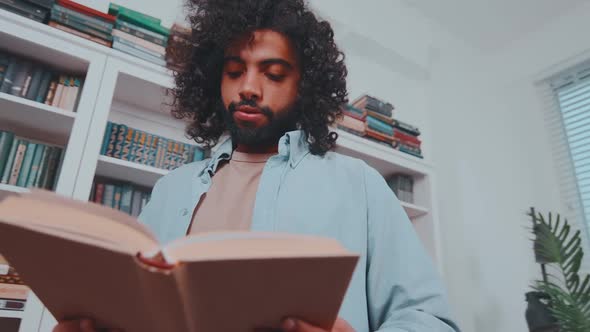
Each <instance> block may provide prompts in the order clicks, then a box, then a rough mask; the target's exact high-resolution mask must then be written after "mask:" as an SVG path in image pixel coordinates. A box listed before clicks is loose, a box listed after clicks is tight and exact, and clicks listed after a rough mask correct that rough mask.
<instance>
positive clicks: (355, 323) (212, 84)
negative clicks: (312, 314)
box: [54, 0, 458, 332]
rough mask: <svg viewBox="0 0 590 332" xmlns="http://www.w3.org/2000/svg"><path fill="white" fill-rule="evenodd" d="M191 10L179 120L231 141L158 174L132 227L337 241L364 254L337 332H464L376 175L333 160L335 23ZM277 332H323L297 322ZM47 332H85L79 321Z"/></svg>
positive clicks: (207, 139)
mask: <svg viewBox="0 0 590 332" xmlns="http://www.w3.org/2000/svg"><path fill="white" fill-rule="evenodd" d="M189 8H190V9H191V10H192V11H191V12H192V13H193V15H192V16H191V23H192V26H193V35H192V37H191V38H192V45H191V46H190V52H189V53H188V54H189V55H188V58H187V59H185V67H184V70H182V71H181V72H180V73H178V74H177V75H176V88H175V89H174V90H173V94H174V97H175V102H174V111H173V112H174V114H175V115H176V116H177V117H178V118H190V119H191V120H192V123H191V125H190V126H189V127H188V129H187V133H188V134H189V135H190V136H191V137H192V138H193V139H194V140H195V141H196V142H199V143H202V144H205V145H214V144H216V143H217V142H218V140H219V139H220V137H221V135H222V134H223V133H225V132H228V133H229V134H230V139H228V140H225V141H223V142H222V143H221V144H220V146H219V148H218V149H216V151H215V152H214V153H213V155H212V157H211V158H209V159H207V160H204V161H201V162H196V163H191V164H188V165H185V166H183V167H180V168H178V169H176V170H175V171H173V172H171V173H170V174H169V175H167V176H165V177H163V178H162V179H160V180H159V181H158V182H157V184H156V185H155V187H154V189H153V193H152V199H151V201H150V203H149V204H148V205H147V206H146V207H145V209H144V211H142V214H141V216H140V220H141V221H142V222H144V223H145V224H147V225H148V226H150V228H151V229H152V230H153V231H154V232H156V233H157V234H158V236H159V238H160V240H161V241H163V242H169V241H171V240H173V239H174V238H178V237H181V236H184V235H185V234H187V233H194V232H203V231H213V230H256V231H281V232H292V233H307V234H316V235H322V236H327V237H332V238H336V239H338V240H339V241H340V242H341V243H342V244H343V245H344V246H346V247H347V248H348V249H350V250H352V251H353V252H356V253H360V255H361V257H360V259H359V262H358V265H357V268H356V271H355V273H354V275H353V278H352V280H351V283H350V286H349V289H348V292H347V294H346V296H345V299H344V302H343V304H342V307H341V310H340V317H339V318H338V320H337V321H336V323H335V325H334V328H333V330H332V331H333V332H353V331H357V332H367V331H382V332H394V331H395V332H401V331H408V332H409V331H412V332H421V331H425V332H426V331H444V332H451V331H458V328H457V327H456V325H455V324H454V323H453V322H452V320H451V318H450V316H449V313H448V309H447V303H446V299H445V295H444V290H443V287H442V285H441V283H440V281H439V279H438V278H437V276H436V273H435V271H434V268H433V266H432V262H431V261H430V259H429V258H428V256H427V254H426V253H425V250H424V249H423V247H422V246H421V244H420V242H419V240H418V238H417V236H416V234H415V233H414V230H413V228H412V225H411V222H410V221H409V219H408V217H407V215H406V214H405V212H404V210H403V208H402V207H401V205H400V204H399V201H398V200H397V199H396V198H395V196H394V195H393V193H392V192H391V190H390V189H389V188H388V187H387V185H386V184H385V181H384V180H383V178H382V177H381V176H380V175H379V174H378V173H377V172H376V171H375V170H373V169H372V168H370V167H368V166H367V165H366V164H365V163H364V162H362V161H360V160H357V159H353V158H350V157H346V156H342V155H339V154H336V153H333V152H330V151H329V150H331V149H332V148H333V147H334V144H335V141H336V139H337V135H336V134H335V133H331V132H330V131H329V129H328V125H329V124H330V123H332V122H333V121H334V119H335V117H337V116H338V115H339V107H340V106H341V105H342V104H343V103H345V102H346V101H347V92H346V81H345V78H346V74H347V72H346V67H345V65H344V61H343V56H342V53H341V52H340V51H339V50H338V48H337V47H336V45H335V43H334V40H333V32H332V29H331V27H330V25H329V24H328V23H327V22H325V21H318V20H317V19H316V17H315V16H314V14H312V13H311V12H310V11H309V10H308V9H307V8H306V6H305V5H304V3H303V1H302V0H247V1H244V0H240V1H222V0H215V1H213V0H209V1H207V0H193V1H192V2H190V3H189ZM80 325H82V327H83V329H79V326H80ZM84 328H86V330H85V329H84ZM283 330H284V331H299V332H321V331H322V330H320V329H319V328H317V327H314V326H311V325H310V324H308V323H307V322H303V321H300V320H298V319H297V317H292V318H286V319H285V321H284V326H283ZM54 331H55V332H63V331H93V330H92V327H91V323H90V322H86V321H83V322H77V321H76V322H62V323H61V324H60V325H58V326H57V327H56V329H55V330H54ZM206 332H208V331H206Z"/></svg>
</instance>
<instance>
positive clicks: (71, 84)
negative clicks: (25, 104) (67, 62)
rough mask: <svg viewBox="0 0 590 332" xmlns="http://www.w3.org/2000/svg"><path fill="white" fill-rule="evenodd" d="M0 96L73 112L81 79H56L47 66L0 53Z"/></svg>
mask: <svg viewBox="0 0 590 332" xmlns="http://www.w3.org/2000/svg"><path fill="white" fill-rule="evenodd" d="M0 68H3V69H2V70H1V71H2V72H3V75H2V76H1V78H0V92H3V93H8V94H11V95H14V96H17V97H21V98H24V99H28V100H33V101H35V102H39V103H45V104H47V105H51V106H55V107H58V108H60V109H63V110H67V111H72V112H73V111H74V109H75V107H76V104H77V101H78V99H79V96H80V91H81V88H82V84H83V82H84V81H83V79H82V78H81V77H77V76H70V75H66V74H61V75H57V74H56V72H55V70H54V69H53V68H51V67H50V66H48V65H46V64H44V63H40V62H38V61H31V60H29V59H26V58H21V57H20V56H16V55H11V54H8V53H4V52H0Z"/></svg>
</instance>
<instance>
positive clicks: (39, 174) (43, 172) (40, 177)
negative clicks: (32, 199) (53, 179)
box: [33, 146, 53, 188]
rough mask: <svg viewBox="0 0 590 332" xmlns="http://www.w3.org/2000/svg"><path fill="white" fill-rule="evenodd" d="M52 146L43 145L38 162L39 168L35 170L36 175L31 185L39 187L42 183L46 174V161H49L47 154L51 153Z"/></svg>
mask: <svg viewBox="0 0 590 332" xmlns="http://www.w3.org/2000/svg"><path fill="white" fill-rule="evenodd" d="M52 149H53V147H51V146H45V149H43V155H42V156H41V161H40V162H39V170H38V171H37V177H36V178H35V181H34V182H33V187H35V188H39V187H41V184H42V183H43V179H44V178H45V176H47V163H48V161H49V156H50V154H51V151H52Z"/></svg>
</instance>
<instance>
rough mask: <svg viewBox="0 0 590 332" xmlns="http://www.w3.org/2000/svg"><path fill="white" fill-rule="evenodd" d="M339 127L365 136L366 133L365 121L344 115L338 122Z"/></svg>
mask: <svg viewBox="0 0 590 332" xmlns="http://www.w3.org/2000/svg"><path fill="white" fill-rule="evenodd" d="M336 123H337V124H338V126H339V127H345V128H348V129H351V130H353V131H354V132H356V133H361V134H362V135H360V136H364V135H365V131H366V124H365V122H364V121H362V120H359V119H356V118H353V117H351V116H348V115H346V114H344V115H343V116H342V117H341V118H339V119H337V120H336Z"/></svg>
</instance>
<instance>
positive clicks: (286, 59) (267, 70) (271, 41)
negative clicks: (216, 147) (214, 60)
mask: <svg viewBox="0 0 590 332" xmlns="http://www.w3.org/2000/svg"><path fill="white" fill-rule="evenodd" d="M299 80H300V69H299V63H298V61H297V57H296V54H295V49H294V47H293V45H292V44H291V42H290V40H289V39H288V38H287V37H286V36H285V35H283V34H281V33H278V32H275V31H272V30H256V31H254V32H253V33H251V34H246V35H244V36H242V37H241V38H238V39H236V40H235V41H234V42H233V43H231V44H230V46H229V47H228V49H227V50H226V51H225V56H224V65H223V72H222V79H221V98H222V101H223V105H224V107H225V110H226V114H225V115H226V119H225V120H226V124H227V126H228V129H229V130H230V133H231V134H232V137H233V138H234V139H235V140H237V142H238V143H239V144H244V145H251V146H256V145H261V144H262V145H264V144H272V143H276V141H277V140H278V139H279V138H280V137H281V136H282V135H283V134H284V133H285V132H287V131H289V130H293V129H295V122H296V114H295V112H296V109H295V101H296V99H297V90H298V87H299Z"/></svg>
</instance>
